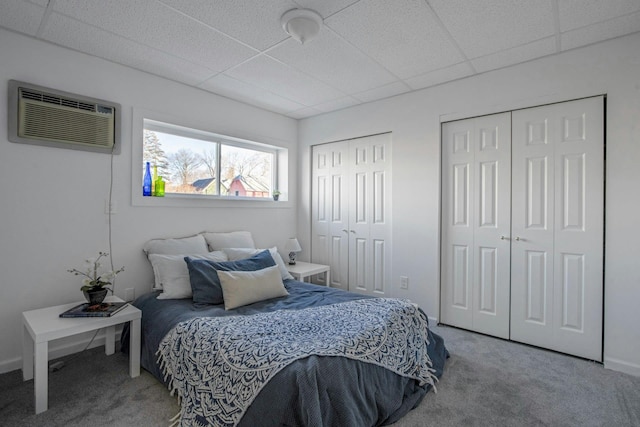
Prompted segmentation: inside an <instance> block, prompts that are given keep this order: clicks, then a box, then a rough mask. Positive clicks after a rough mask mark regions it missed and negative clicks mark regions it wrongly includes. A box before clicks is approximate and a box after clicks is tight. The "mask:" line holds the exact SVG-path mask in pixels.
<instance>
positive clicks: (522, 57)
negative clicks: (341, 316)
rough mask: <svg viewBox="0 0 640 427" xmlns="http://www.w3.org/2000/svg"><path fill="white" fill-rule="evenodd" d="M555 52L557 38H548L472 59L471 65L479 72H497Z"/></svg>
mask: <svg viewBox="0 0 640 427" xmlns="http://www.w3.org/2000/svg"><path fill="white" fill-rule="evenodd" d="M555 51H556V38H555V37H547V38H545V39H542V40H536V41H534V42H531V43H528V44H525V45H521V46H518V47H514V48H511V49H506V50H501V51H500V52H496V53H493V54H491V55H487V56H483V57H480V58H477V59H472V60H471V63H472V64H473V66H474V68H475V69H476V71H477V72H479V73H483V72H485V71H491V70H497V69H498V68H503V67H507V66H509V65H514V64H519V63H521V62H526V61H529V60H531V59H534V58H540V57H543V56H547V55H551V54H553V53H555Z"/></svg>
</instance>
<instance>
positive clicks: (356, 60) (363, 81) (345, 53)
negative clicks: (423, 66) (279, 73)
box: [268, 30, 396, 94]
mask: <svg viewBox="0 0 640 427" xmlns="http://www.w3.org/2000/svg"><path fill="white" fill-rule="evenodd" d="M268 55H269V56H272V57H274V58H276V59H277V60H279V61H281V62H283V63H285V64H289V65H291V66H292V67H293V68H295V69H297V70H299V71H302V72H303V73H305V74H307V75H309V76H311V77H313V78H316V79H318V80H320V81H323V82H325V83H327V84H329V85H331V86H333V87H335V88H338V89H340V90H341V91H343V92H344V93H347V94H352V93H357V92H362V91H365V90H369V89H373V88H375V87H379V86H383V85H386V84H389V83H392V82H394V81H396V78H395V77H394V76H393V75H392V74H391V73H390V72H389V71H387V70H386V69H385V68H384V67H382V66H381V65H379V64H378V63H377V62H375V61H374V60H373V59H371V58H370V57H368V56H367V55H365V54H364V53H362V52H361V51H359V50H358V49H356V48H355V47H353V46H352V45H350V44H349V43H347V42H346V41H345V40H344V39H342V38H340V37H339V36H337V35H336V34H335V33H333V32H332V31H329V30H327V31H323V32H322V34H320V35H319V36H318V38H317V39H315V40H313V42H312V43H308V44H306V45H301V44H300V43H298V42H297V41H295V40H293V39H289V40H287V41H286V42H284V43H282V44H280V45H279V46H277V47H276V48H274V49H272V50H270V51H269V52H268ZM338 64H339V66H338Z"/></svg>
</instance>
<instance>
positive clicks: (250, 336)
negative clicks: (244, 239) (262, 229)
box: [121, 248, 448, 426]
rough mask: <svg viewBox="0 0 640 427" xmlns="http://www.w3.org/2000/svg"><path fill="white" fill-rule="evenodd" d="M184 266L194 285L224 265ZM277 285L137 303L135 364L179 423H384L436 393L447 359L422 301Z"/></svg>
mask: <svg viewBox="0 0 640 427" xmlns="http://www.w3.org/2000/svg"><path fill="white" fill-rule="evenodd" d="M208 249H210V248H208ZM268 255H269V252H268V251H266V253H265V252H262V253H261V255H260V257H262V258H265V257H266V259H271V261H270V263H271V264H272V268H273V269H274V270H275V269H278V264H279V263H276V262H275V261H274V260H272V258H271V257H269V256H268ZM256 257H258V256H257V255H256ZM276 257H277V256H276ZM185 262H187V263H188V265H189V268H190V270H189V271H190V273H191V277H192V278H193V277H195V273H194V271H193V270H191V267H192V265H196V264H197V265H205V266H208V265H216V267H219V266H220V265H222V264H224V265H226V264H228V263H219V264H216V262H213V261H210V260H198V261H194V260H192V259H189V258H185ZM242 262H244V261H242ZM261 262H262V261H261ZM243 265H244V264H243ZM233 267H234V268H230V272H229V274H236V273H235V271H234V270H235V265H233ZM241 270H242V269H241ZM266 270H267V269H264V270H259V271H266ZM220 271H222V270H216V272H217V273H219V274H220V277H222V273H220ZM225 274H226V273H225ZM241 274H242V273H241ZM247 274H252V273H247ZM283 274H284V273H283ZM283 279H284V280H279V282H280V283H281V285H282V287H283V289H284V291H285V293H284V294H283V295H282V296H279V297H276V298H267V299H262V300H259V301H256V302H253V303H248V304H243V305H241V306H238V307H235V308H232V309H228V307H227V309H225V304H224V303H223V304H207V303H202V302H201V301H199V299H198V298H196V296H197V295H195V294H194V295H193V296H192V298H178V299H159V298H158V297H159V295H161V292H160V291H153V292H150V293H147V294H145V295H142V296H141V297H139V298H137V299H136V300H135V301H134V302H133V304H134V305H135V306H136V307H138V308H139V309H140V310H142V313H143V315H142V350H141V364H142V366H143V368H144V369H146V370H147V371H149V372H150V373H151V374H153V375H154V376H155V377H156V378H157V379H158V380H159V381H161V382H163V383H164V384H166V385H167V386H168V387H169V388H170V389H171V390H172V391H174V392H176V393H177V395H178V397H179V398H180V401H181V413H180V420H179V423H180V425H184V426H188V425H196V426H201V425H202V426H206V425H239V426H256V425H260V426H271V425H273V426H345V425H350V426H377V425H388V424H392V423H394V422H396V421H397V420H399V419H400V418H401V417H403V416H404V415H405V414H406V413H407V412H409V411H410V410H411V409H412V408H414V407H415V406H417V405H418V404H419V403H420V402H421V401H422V399H423V397H424V396H425V394H426V393H427V392H428V391H429V390H431V389H432V388H434V383H435V381H437V379H438V378H439V377H440V376H441V375H442V373H443V368H444V364H445V360H446V358H447V357H448V353H447V350H446V348H445V345H444V342H443V340H442V338H441V337H439V336H438V335H437V334H435V333H433V332H432V331H431V330H429V329H428V320H427V317H426V315H425V314H424V312H422V310H421V309H419V308H418V307H417V306H415V305H414V304H411V303H410V302H409V301H403V300H398V299H386V298H373V297H367V296H364V295H360V294H355V293H350V292H346V291H343V290H339V289H333V288H327V287H324V286H319V285H314V284H309V283H303V282H299V281H296V280H293V279H290V278H284V277H283ZM194 290H195V288H194ZM165 291H166V288H165ZM226 295H227V294H225V296H226ZM128 342H129V340H128V330H127V329H126V328H125V330H124V331H123V335H122V340H121V343H122V350H123V351H124V352H127V351H128Z"/></svg>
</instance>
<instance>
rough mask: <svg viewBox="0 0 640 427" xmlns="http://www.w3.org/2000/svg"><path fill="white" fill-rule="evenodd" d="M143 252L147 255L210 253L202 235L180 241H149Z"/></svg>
mask: <svg viewBox="0 0 640 427" xmlns="http://www.w3.org/2000/svg"><path fill="white" fill-rule="evenodd" d="M142 250H143V251H144V253H145V254H147V255H149V254H164V255H178V254H206V253H207V252H209V249H208V248H207V241H206V240H205V239H204V237H203V236H201V235H200V234H197V235H195V236H190V237H183V238H179V239H153V240H149V241H148V242H147V243H145V244H144V246H143V247H142Z"/></svg>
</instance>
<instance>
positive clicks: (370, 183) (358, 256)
mask: <svg viewBox="0 0 640 427" xmlns="http://www.w3.org/2000/svg"><path fill="white" fill-rule="evenodd" d="M389 138H390V134H382V135H374V136H369V137H364V138H358V139H353V140H351V141H350V144H349V150H350V157H351V159H352V160H351V169H350V173H351V178H352V179H351V193H352V196H351V197H350V208H349V212H350V215H351V217H350V224H349V234H350V237H349V250H350V260H351V261H350V265H351V266H353V267H354V268H353V269H352V270H350V278H349V289H350V290H352V291H355V292H359V293H364V294H367V295H377V296H384V295H387V294H388V292H389V291H388V289H387V284H388V283H390V280H391V278H390V268H389V266H390V255H391V254H390V253H389V251H388V250H386V248H387V247H388V243H389V240H390V235H391V233H390V227H391V224H390V222H389V213H390V211H389V209H390V200H389V191H388V185H389V184H388V179H387V172H388V170H389V168H390V164H389V159H388V156H387V154H388V153H387V148H388V146H389Z"/></svg>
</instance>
